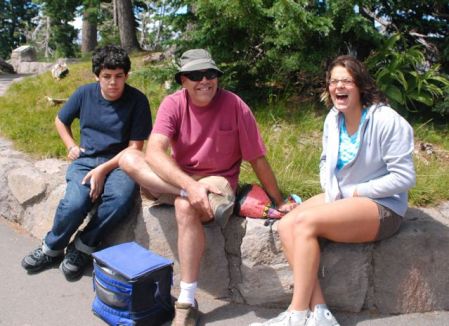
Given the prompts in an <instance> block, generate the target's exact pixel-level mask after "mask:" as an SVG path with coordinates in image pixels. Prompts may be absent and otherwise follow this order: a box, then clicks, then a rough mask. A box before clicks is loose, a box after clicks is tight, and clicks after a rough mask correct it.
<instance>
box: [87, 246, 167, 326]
mask: <svg viewBox="0 0 449 326" xmlns="http://www.w3.org/2000/svg"><path fill="white" fill-rule="evenodd" d="M92 256H93V257H94V273H93V285H94V291H95V294H96V295H95V299H94V302H93V304H92V310H93V312H94V313H95V314H96V315H97V316H99V317H100V318H101V319H103V320H104V321H106V322H107V323H108V324H109V325H135V326H153V325H155V326H156V325H162V324H163V323H164V322H166V321H168V320H171V319H172V318H173V315H174V309H173V301H172V297H171V294H170V290H171V286H172V279H173V261H172V260H170V259H167V258H164V257H161V256H159V255H157V254H155V253H153V252H151V251H149V250H147V249H145V248H143V247H141V246H140V245H138V244H137V243H135V242H127V243H122V244H119V245H116V246H113V247H109V248H106V249H104V250H101V251H97V252H95V253H93V254H92Z"/></svg>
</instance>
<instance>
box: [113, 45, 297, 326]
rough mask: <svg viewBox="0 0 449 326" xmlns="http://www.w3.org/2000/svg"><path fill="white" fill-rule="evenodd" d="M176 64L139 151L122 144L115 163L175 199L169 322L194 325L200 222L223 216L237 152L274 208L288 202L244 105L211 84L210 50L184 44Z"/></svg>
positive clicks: (230, 202)
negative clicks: (176, 269)
mask: <svg viewBox="0 0 449 326" xmlns="http://www.w3.org/2000/svg"><path fill="white" fill-rule="evenodd" d="M180 64H181V68H180V69H179V71H178V72H177V73H176V75H175V80H176V82H177V83H178V84H181V85H182V87H183V88H182V89H181V90H179V91H177V92H175V93H174V94H172V95H169V96H167V97H166V98H165V99H164V100H163V101H162V103H161V105H160V107H159V110H158V112H157V117H156V122H155V124H154V126H153V130H152V133H151V135H150V138H149V140H148V144H147V149H146V153H145V155H144V154H143V153H141V152H139V151H137V150H135V151H134V150H129V151H127V152H126V153H124V155H122V157H121V160H120V167H121V168H122V169H123V170H125V171H126V172H127V173H128V174H129V175H130V176H131V177H132V178H133V179H135V180H136V181H137V182H138V183H139V184H140V185H141V187H142V189H143V190H144V191H145V192H146V193H147V194H149V195H151V196H152V197H154V198H157V199H158V200H159V201H161V202H164V203H170V204H173V205H174V207H175V212H176V221H177V226H178V251H179V252H178V254H179V263H180V271H181V285H180V287H181V292H180V295H179V297H178V300H177V302H176V304H175V308H176V316H175V319H174V322H173V325H195V323H196V321H197V319H198V306H197V303H196V301H195V291H196V286H197V280H198V275H199V269H200V262H201V258H202V256H203V253H204V250H205V234H204V226H203V225H204V224H206V223H209V222H212V221H216V222H218V223H219V224H220V225H221V226H222V227H224V225H225V224H226V222H227V220H228V218H229V216H230V215H231V214H232V210H233V207H234V201H235V196H234V194H235V191H236V189H237V184H238V177H239V173H240V164H241V162H242V160H245V161H248V162H249V163H250V164H251V166H252V168H253V170H254V172H255V173H256V176H257V177H258V179H259V180H260V182H261V184H262V186H263V188H264V189H265V190H266V192H267V193H268V194H269V195H270V197H271V198H272V199H273V200H274V202H275V204H276V205H277V207H278V208H279V209H281V210H285V211H288V210H290V209H291V208H292V207H291V205H289V204H284V201H283V198H282V195H281V193H280V191H279V188H278V185H277V182H276V178H275V176H274V173H273V171H272V169H271V167H270V165H269V163H268V161H267V160H266V158H265V153H266V150H265V146H264V144H263V140H262V138H261V136H260V134H259V131H258V128H257V124H256V121H255V119H254V116H253V114H252V112H251V110H250V109H249V107H248V106H247V105H246V104H245V102H243V101H242V99H240V98H239V97H238V96H237V95H235V94H234V93H232V92H229V91H226V90H224V89H221V88H219V87H218V77H220V76H221V75H222V74H223V72H222V71H221V70H220V69H218V67H217V66H216V64H215V62H214V61H213V59H212V57H211V56H210V54H209V53H208V52H207V51H206V50H203V49H193V50H188V51H186V52H184V53H183V54H182V56H181V59H180ZM169 148H170V149H171V155H170V154H169V152H168V150H169Z"/></svg>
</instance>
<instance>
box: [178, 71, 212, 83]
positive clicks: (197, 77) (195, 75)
mask: <svg viewBox="0 0 449 326" xmlns="http://www.w3.org/2000/svg"><path fill="white" fill-rule="evenodd" d="M183 75H184V76H186V77H187V78H189V79H190V80H191V81H201V80H203V78H204V77H206V79H207V80H212V79H215V78H217V77H218V71H216V70H214V69H208V70H206V71H200V70H195V71H190V72H186V73H184V74H183Z"/></svg>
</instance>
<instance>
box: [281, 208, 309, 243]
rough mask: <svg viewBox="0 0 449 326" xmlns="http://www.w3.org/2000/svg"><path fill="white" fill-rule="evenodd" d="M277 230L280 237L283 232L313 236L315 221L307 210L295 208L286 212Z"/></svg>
mask: <svg viewBox="0 0 449 326" xmlns="http://www.w3.org/2000/svg"><path fill="white" fill-rule="evenodd" d="M278 232H279V234H280V236H281V237H282V236H283V234H285V233H288V232H290V233H293V235H294V236H295V237H296V236H299V235H301V236H313V235H315V234H316V223H315V219H314V218H313V214H312V213H311V212H309V210H297V211H293V212H291V213H289V214H287V215H286V216H285V217H284V218H282V219H281V222H280V223H279V227H278Z"/></svg>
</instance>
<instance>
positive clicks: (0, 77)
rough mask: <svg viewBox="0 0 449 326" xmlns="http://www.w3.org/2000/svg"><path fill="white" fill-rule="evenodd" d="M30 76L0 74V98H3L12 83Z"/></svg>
mask: <svg viewBox="0 0 449 326" xmlns="http://www.w3.org/2000/svg"><path fill="white" fill-rule="evenodd" d="M27 76H31V75H27V74H5V73H0V96H3V95H4V94H5V92H6V90H7V89H8V87H9V85H11V83H12V82H13V81H19V80H20V79H22V78H23V77H27Z"/></svg>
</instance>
